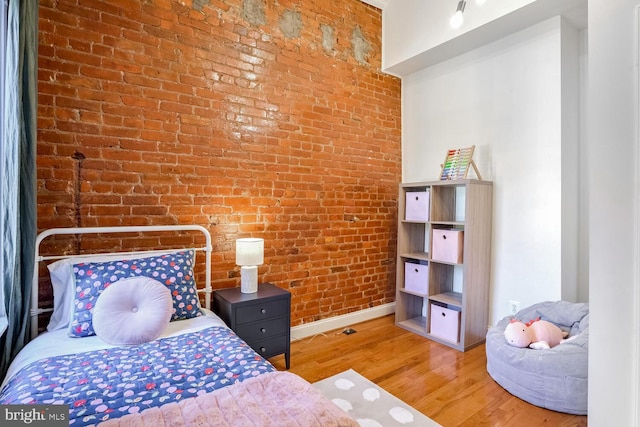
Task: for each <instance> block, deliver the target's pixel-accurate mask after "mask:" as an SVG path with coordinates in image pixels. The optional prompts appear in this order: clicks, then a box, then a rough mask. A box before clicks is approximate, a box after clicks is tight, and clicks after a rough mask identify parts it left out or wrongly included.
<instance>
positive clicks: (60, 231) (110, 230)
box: [31, 225, 212, 338]
mask: <svg viewBox="0 0 640 427" xmlns="http://www.w3.org/2000/svg"><path fill="white" fill-rule="evenodd" d="M155 231H199V232H201V233H202V234H204V236H205V239H206V241H205V246H204V247H200V248H193V249H194V250H196V251H204V252H205V287H204V289H198V292H204V293H205V307H206V308H207V309H211V302H210V301H211V298H210V297H211V251H212V246H211V235H210V234H209V230H207V229H206V228H204V227H202V226H200V225H148V226H138V227H126V226H125V227H78V228H52V229H49V230H45V231H43V232H42V233H40V234H38V237H37V238H36V244H35V257H34V259H35V263H34V266H33V280H32V282H31V338H34V337H36V336H37V335H38V315H39V314H41V313H46V312H49V311H53V309H52V308H45V309H42V308H39V307H38V300H39V298H38V296H39V295H38V294H39V277H38V276H39V264H40V262H42V261H47V260H52V259H62V258H74V257H85V256H91V255H106V254H104V253H102V254H75V255H63V256H61V255H52V256H41V255H40V243H42V241H43V240H44V239H46V238H47V237H50V236H55V235H68V234H98V233H100V234H114V233H146V232H155ZM176 249H184V248H176ZM163 250H165V249H164V248H163ZM166 250H173V248H167V249H166ZM145 252H158V250H153V251H129V252H124V251H122V252H115V253H118V254H122V255H130V254H133V253H145Z"/></svg>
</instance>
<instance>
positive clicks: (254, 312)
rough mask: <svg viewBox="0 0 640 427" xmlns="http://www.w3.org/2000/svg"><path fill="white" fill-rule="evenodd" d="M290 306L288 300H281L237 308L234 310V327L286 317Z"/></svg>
mask: <svg viewBox="0 0 640 427" xmlns="http://www.w3.org/2000/svg"><path fill="white" fill-rule="evenodd" d="M290 304H291V303H290V301H289V299H288V298H281V299H278V300H276V301H269V302H260V303H259V304H252V305H248V306H244V307H238V309H237V310H236V325H244V324H245V323H251V322H256V321H258V320H262V319H271V318H273V317H276V316H286V315H287V314H288V313H289V306H290Z"/></svg>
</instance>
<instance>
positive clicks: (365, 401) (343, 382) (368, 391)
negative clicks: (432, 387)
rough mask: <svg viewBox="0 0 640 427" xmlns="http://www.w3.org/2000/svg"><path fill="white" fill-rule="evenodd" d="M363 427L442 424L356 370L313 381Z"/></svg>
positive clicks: (426, 426) (424, 426) (415, 426)
mask: <svg viewBox="0 0 640 427" xmlns="http://www.w3.org/2000/svg"><path fill="white" fill-rule="evenodd" d="M313 386H314V387H315V388H316V389H318V390H319V391H320V392H321V393H322V394H323V395H325V396H326V397H327V398H328V399H329V400H331V401H332V402H333V403H334V404H335V405H337V406H338V407H340V408H341V409H342V410H343V411H345V412H346V413H348V414H349V415H351V417H352V418H354V419H356V420H357V421H358V423H359V424H360V426H361V427H380V426H383V427H391V426H414V427H418V426H419V427H431V426H439V425H440V424H438V423H436V422H435V421H433V420H432V419H430V418H428V417H426V416H425V415H423V414H421V413H420V412H418V411H416V410H415V409H413V408H412V407H411V406H409V405H407V404H406V403H404V402H403V401H402V400H400V399H398V398H397V397H395V396H394V395H392V394H391V393H389V392H387V391H385V390H384V389H383V388H381V387H378V386H377V385H376V384H374V383H372V382H371V381H369V380H368V379H366V378H365V377H363V376H362V375H360V374H359V373H357V372H356V371H354V370H353V369H349V370H348V371H344V372H341V373H339V374H337V375H334V376H332V377H329V378H325V379H324V380H320V381H318V382H316V383H314V384H313Z"/></svg>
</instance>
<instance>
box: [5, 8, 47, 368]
mask: <svg viewBox="0 0 640 427" xmlns="http://www.w3.org/2000/svg"><path fill="white" fill-rule="evenodd" d="M5 3H6V0H5ZM6 4H7V6H8V9H7V15H6V24H7V32H6V37H5V39H4V40H5V46H3V48H4V49H5V62H4V66H5V69H4V80H3V82H2V84H3V91H2V93H3V99H2V103H3V114H2V134H3V135H2V149H1V150H0V154H1V159H0V161H1V166H0V168H1V169H2V170H1V171H0V172H1V177H2V189H1V192H0V196H1V197H2V200H1V201H2V205H1V206H2V208H1V214H0V233H1V235H0V238H1V239H2V240H1V242H0V243H1V244H2V261H1V264H0V267H1V275H0V280H1V283H0V284H1V285H2V286H1V288H0V289H1V290H2V292H3V300H4V301H3V302H4V309H5V313H6V320H7V327H6V330H5V331H4V332H3V334H2V338H0V351H1V352H2V353H1V358H0V378H2V377H4V374H5V373H6V371H7V368H8V367H9V364H10V363H11V360H13V358H14V357H15V355H16V354H17V353H18V351H20V349H22V347H23V346H24V345H25V344H26V343H27V341H28V338H29V337H28V333H29V308H30V307H29V305H30V298H31V279H32V277H33V265H34V259H33V257H34V244H35V239H36V234H37V225H36V125H37V124H36V121H37V67H38V0H9V1H8V3H6Z"/></svg>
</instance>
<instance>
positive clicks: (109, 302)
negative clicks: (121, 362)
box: [92, 276, 173, 345]
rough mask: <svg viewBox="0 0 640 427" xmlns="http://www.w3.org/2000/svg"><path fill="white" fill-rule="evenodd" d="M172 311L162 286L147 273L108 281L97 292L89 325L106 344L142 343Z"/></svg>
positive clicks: (156, 332) (164, 323) (157, 332)
mask: <svg viewBox="0 0 640 427" xmlns="http://www.w3.org/2000/svg"><path fill="white" fill-rule="evenodd" d="M172 312H173V300H172V298H171V292H170V291H169V289H168V288H167V287H166V286H164V285H163V284H162V283H160V282H158V281H157V280H154V279H151V278H149V277H141V276H139V277H131V278H128V279H123V280H119V281H117V282H114V283H112V284H111V285H109V286H108V287H107V288H106V289H105V290H104V291H103V292H102V293H101V294H100V296H99V297H98V299H97V300H96V305H95V307H94V308H93V319H92V322H93V329H94V330H95V332H96V335H97V336H98V337H99V338H100V339H102V340H103V341H105V342H106V343H109V344H113V345H129V344H142V343H145V342H148V341H153V340H155V339H156V338H158V337H159V336H160V334H162V331H164V329H165V328H166V327H167V325H168V324H169V321H170V320H171V314H172Z"/></svg>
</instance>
